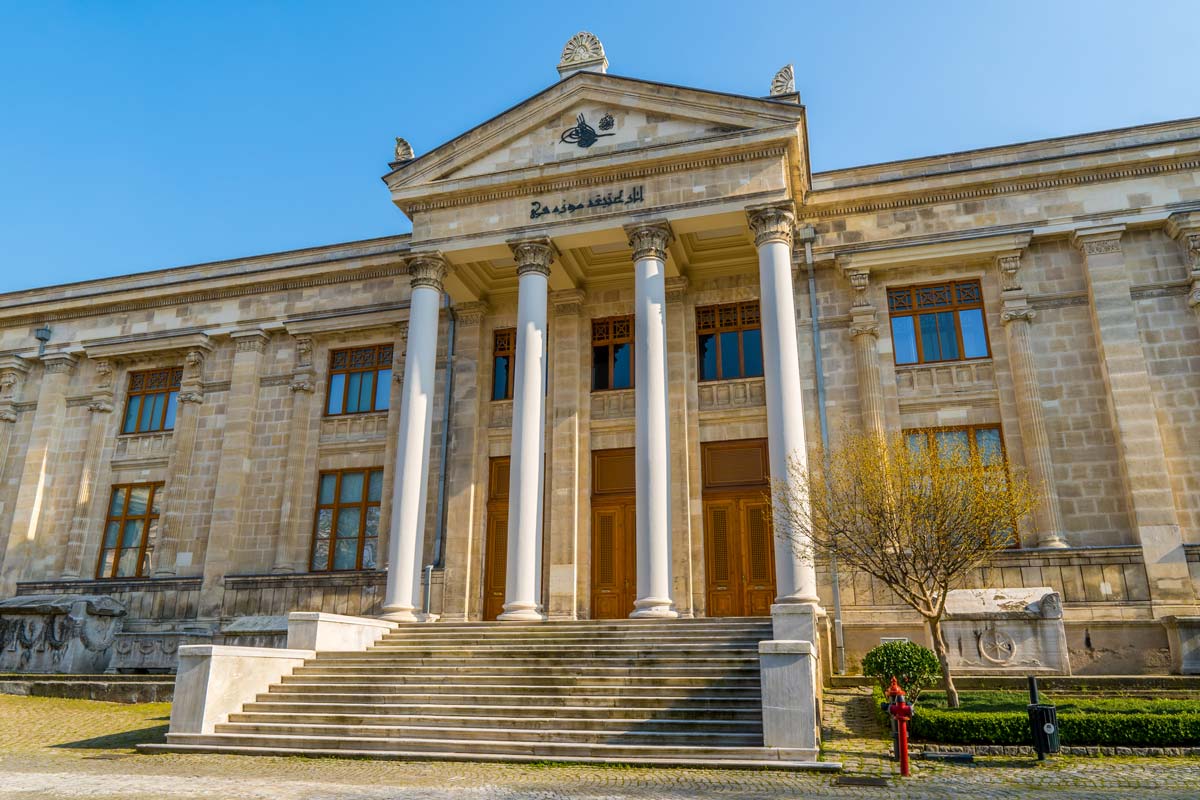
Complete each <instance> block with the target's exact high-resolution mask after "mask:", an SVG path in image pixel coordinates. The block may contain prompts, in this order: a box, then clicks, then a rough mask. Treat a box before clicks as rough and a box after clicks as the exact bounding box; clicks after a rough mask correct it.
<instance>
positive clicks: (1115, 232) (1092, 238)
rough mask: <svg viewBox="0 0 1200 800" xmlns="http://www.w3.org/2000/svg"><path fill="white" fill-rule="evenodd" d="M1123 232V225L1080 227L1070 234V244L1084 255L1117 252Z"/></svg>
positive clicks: (1119, 248)
mask: <svg viewBox="0 0 1200 800" xmlns="http://www.w3.org/2000/svg"><path fill="white" fill-rule="evenodd" d="M1124 233H1125V226H1124V225H1104V226H1101V227H1096V228H1082V229H1080V230H1077V231H1075V232H1074V233H1073V234H1071V244H1073V245H1075V247H1077V248H1079V250H1080V251H1081V252H1082V253H1083V254H1084V255H1085V256H1099V255H1105V254H1107V253H1119V252H1121V236H1122V235H1123V234H1124Z"/></svg>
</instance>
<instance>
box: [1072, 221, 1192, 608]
mask: <svg viewBox="0 0 1200 800" xmlns="http://www.w3.org/2000/svg"><path fill="white" fill-rule="evenodd" d="M1124 230H1125V226H1124V225H1109V226H1103V227H1097V228H1088V229H1084V230H1078V231H1076V232H1075V234H1074V239H1073V241H1074V244H1075V246H1076V247H1078V248H1079V250H1080V251H1081V252H1082V253H1083V258H1084V262H1085V263H1084V275H1085V277H1086V279H1087V289H1088V300H1089V310H1090V312H1091V316H1092V327H1093V329H1094V331H1095V337H1096V345H1097V348H1098V349H1099V351H1100V368H1101V372H1102V374H1103V376H1104V384H1105V388H1106V389H1107V392H1108V402H1109V411H1110V414H1111V416H1112V422H1113V434H1114V437H1115V439H1116V444H1117V452H1118V453H1119V454H1120V466H1121V474H1122V478H1123V479H1124V483H1125V490H1126V493H1127V496H1128V505H1129V509H1130V517H1131V522H1132V525H1133V530H1134V533H1135V535H1136V536H1137V538H1138V541H1139V543H1140V544H1141V547H1142V554H1143V558H1144V561H1145V564H1146V573H1147V577H1148V578H1149V583H1150V599H1151V602H1153V603H1154V604H1155V606H1156V607H1157V608H1156V609H1155V613H1156V615H1161V614H1163V613H1170V610H1171V609H1170V607H1171V606H1179V605H1188V606H1190V605H1191V604H1192V603H1194V602H1195V594H1194V592H1193V590H1192V583H1191V579H1190V577H1189V575H1188V567H1187V560H1186V557H1185V554H1184V550H1183V540H1182V536H1181V533H1180V527H1179V518H1178V516H1177V514H1176V511H1175V501H1174V497H1173V495H1172V492H1171V481H1170V475H1169V472H1168V470H1167V459H1166V454H1165V451H1164V449H1163V443H1162V438H1161V434H1160V432H1159V428H1158V415H1157V412H1156V409H1155V407H1154V395H1153V392H1152V391H1151V386H1150V374H1149V370H1148V368H1147V366H1146V357H1145V354H1144V352H1143V350H1142V339H1141V334H1140V333H1139V331H1138V321H1137V310H1136V308H1135V306H1134V304H1133V302H1132V300H1131V295H1130V280H1129V273H1128V270H1127V269H1126V267H1125V254H1124V252H1123V251H1122V249H1121V236H1122V234H1123V233H1124Z"/></svg>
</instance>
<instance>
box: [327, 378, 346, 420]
mask: <svg viewBox="0 0 1200 800" xmlns="http://www.w3.org/2000/svg"><path fill="white" fill-rule="evenodd" d="M345 392H346V376H345V375H334V376H333V377H332V378H330V379H329V404H328V406H326V409H325V413H327V414H340V413H342V397H343V396H344V395H345Z"/></svg>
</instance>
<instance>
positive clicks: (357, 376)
mask: <svg viewBox="0 0 1200 800" xmlns="http://www.w3.org/2000/svg"><path fill="white" fill-rule="evenodd" d="M391 391H392V345H390V344H374V345H369V346H367V347H351V348H348V349H346V350H334V351H332V352H331V353H330V354H329V399H328V401H327V402H326V404H325V413H326V415H328V416H337V415H339V414H367V413H370V412H372V411H387V410H388V401H389V399H390V398H391Z"/></svg>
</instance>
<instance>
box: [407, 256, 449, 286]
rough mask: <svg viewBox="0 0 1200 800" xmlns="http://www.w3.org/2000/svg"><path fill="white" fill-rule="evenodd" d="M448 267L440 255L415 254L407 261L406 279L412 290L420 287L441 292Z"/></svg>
mask: <svg viewBox="0 0 1200 800" xmlns="http://www.w3.org/2000/svg"><path fill="white" fill-rule="evenodd" d="M448 274H450V265H449V263H447V261H446V259H445V258H444V257H443V256H442V254H441V253H437V252H432V253H417V254H415V255H413V256H412V257H411V258H409V260H408V277H409V280H410V281H411V282H412V288H414V289H419V288H421V287H424V288H427V289H434V290H435V291H438V292H440V291H442V287H443V284H444V283H445V281H446V276H447V275H448Z"/></svg>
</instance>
